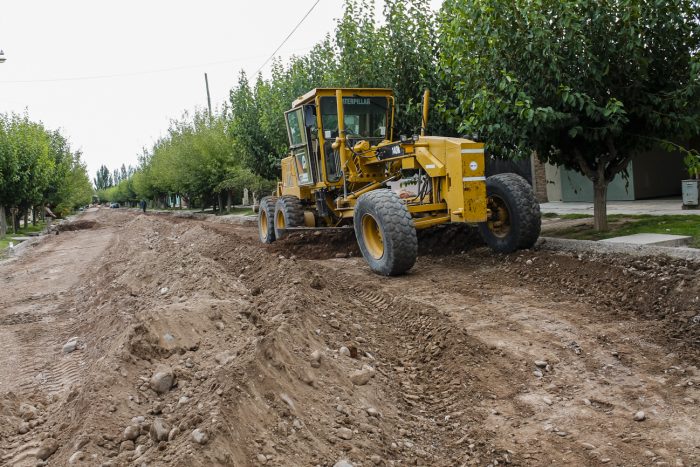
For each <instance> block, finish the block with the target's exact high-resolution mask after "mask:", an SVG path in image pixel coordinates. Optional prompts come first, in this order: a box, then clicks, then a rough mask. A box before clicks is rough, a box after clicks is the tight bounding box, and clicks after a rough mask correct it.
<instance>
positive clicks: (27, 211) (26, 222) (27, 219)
mask: <svg viewBox="0 0 700 467" xmlns="http://www.w3.org/2000/svg"><path fill="white" fill-rule="evenodd" d="M22 217H23V220H24V229H25V230H26V229H27V227H28V226H29V209H25V210H24V215H23V216H22Z"/></svg>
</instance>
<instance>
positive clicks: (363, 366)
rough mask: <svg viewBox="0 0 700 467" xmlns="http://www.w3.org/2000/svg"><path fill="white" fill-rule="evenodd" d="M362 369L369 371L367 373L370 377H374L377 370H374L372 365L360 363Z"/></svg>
mask: <svg viewBox="0 0 700 467" xmlns="http://www.w3.org/2000/svg"><path fill="white" fill-rule="evenodd" d="M350 355H352V349H351V350H350ZM362 370H363V371H369V375H370V377H372V378H374V377H375V376H376V374H377V370H375V369H374V367H373V366H371V365H368V364H366V363H365V364H364V365H362Z"/></svg>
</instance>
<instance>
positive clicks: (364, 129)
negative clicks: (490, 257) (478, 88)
mask: <svg viewBox="0 0 700 467" xmlns="http://www.w3.org/2000/svg"><path fill="white" fill-rule="evenodd" d="M427 97H428V96H427V93H426V96H425V101H426V102H425V103H424V109H423V120H424V124H423V129H422V131H421V133H424V132H425V121H426V120H427V114H428V108H427ZM285 115H286V120H287V131H288V136H289V141H290V154H289V156H288V157H286V158H284V159H282V162H281V169H282V177H281V181H280V183H279V185H278V189H277V196H285V195H287V196H294V197H297V198H299V199H300V200H302V201H303V202H304V203H305V206H307V208H308V210H307V211H308V212H306V213H305V219H304V224H305V226H307V227H310V226H314V227H324V226H325V227H331V226H338V225H341V224H342V223H343V222H344V221H347V220H351V219H352V217H353V210H354V206H355V203H356V202H357V199H358V198H359V197H360V196H361V195H362V194H364V193H367V192H369V191H371V190H375V189H379V188H391V189H393V190H394V191H396V192H397V193H399V195H400V197H401V198H402V199H403V201H404V202H405V204H406V207H407V209H408V211H409V212H410V213H411V216H412V217H413V220H414V224H415V227H416V228H417V229H421V228H427V227H431V226H434V225H437V224H442V223H447V222H467V223H480V222H485V221H486V220H487V216H488V212H487V196H486V182H485V180H486V178H485V171H484V169H485V167H484V165H485V164H484V162H485V161H484V145H483V144H482V143H477V142H474V141H470V140H468V139H461V138H448V137H439V136H424V135H422V134H421V136H411V137H410V138H404V137H402V138H401V139H400V140H398V141H395V140H394V135H393V129H392V128H393V120H394V95H393V92H392V91H391V90H390V89H355V88H344V89H327V88H320V89H314V90H312V91H311V92H309V93H307V94H305V95H304V96H302V97H300V98H299V99H297V100H296V101H294V103H293V105H292V109H291V110H289V111H288V112H286V114H285Z"/></svg>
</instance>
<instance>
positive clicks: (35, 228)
mask: <svg viewBox="0 0 700 467" xmlns="http://www.w3.org/2000/svg"><path fill="white" fill-rule="evenodd" d="M42 230H44V223H43V222H38V223H37V224H36V225H32V224H29V225H28V226H27V228H26V229H24V228H22V229H19V230H18V231H17V233H16V234H14V233H12V231H11V230H10V231H8V232H7V235H5V236H4V237H0V251H3V250H4V249H5V248H7V247H8V246H10V242H11V241H12V237H26V236H27V235H28V234H30V233H33V232H41V231H42ZM14 243H15V244H17V242H14Z"/></svg>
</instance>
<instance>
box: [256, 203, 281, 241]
mask: <svg viewBox="0 0 700 467" xmlns="http://www.w3.org/2000/svg"><path fill="white" fill-rule="evenodd" d="M275 203H277V197H276V196H265V197H264V198H263V199H261V200H260V207H259V208H258V236H259V237H260V241H261V242H263V243H272V242H274V241H275V225H274V219H275Z"/></svg>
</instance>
